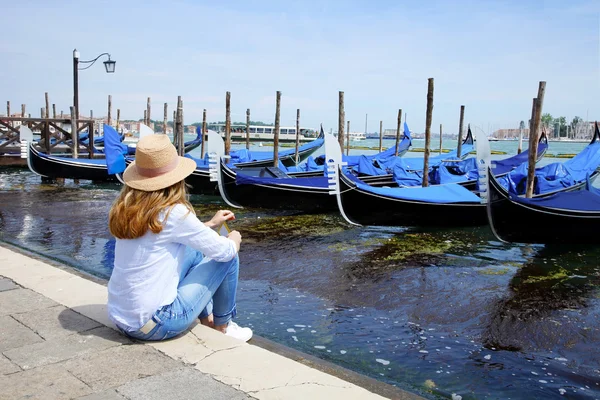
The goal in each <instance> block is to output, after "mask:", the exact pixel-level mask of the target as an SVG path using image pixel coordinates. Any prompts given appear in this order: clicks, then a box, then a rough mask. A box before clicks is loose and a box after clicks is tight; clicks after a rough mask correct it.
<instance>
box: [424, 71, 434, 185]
mask: <svg viewBox="0 0 600 400" xmlns="http://www.w3.org/2000/svg"><path fill="white" fill-rule="evenodd" d="M427 81H428V83H427V113H426V117H425V153H424V155H423V187H427V186H429V147H430V142H431V119H432V114H433V78H429V79H428V80H427Z"/></svg>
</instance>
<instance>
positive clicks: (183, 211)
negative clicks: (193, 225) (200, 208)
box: [169, 203, 195, 218]
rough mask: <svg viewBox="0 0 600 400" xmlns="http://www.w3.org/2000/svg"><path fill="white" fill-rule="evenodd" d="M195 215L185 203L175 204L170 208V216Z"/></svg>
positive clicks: (184, 216) (183, 216)
mask: <svg viewBox="0 0 600 400" xmlns="http://www.w3.org/2000/svg"><path fill="white" fill-rule="evenodd" d="M188 215H189V216H192V217H193V216H195V215H194V213H193V212H191V211H190V210H189V209H188V208H187V207H186V206H185V205H184V204H181V203H179V204H175V205H174V206H172V207H171V209H170V210H169V216H170V217H171V216H172V217H175V218H186V217H187V216H188Z"/></svg>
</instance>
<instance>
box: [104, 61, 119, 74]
mask: <svg viewBox="0 0 600 400" xmlns="http://www.w3.org/2000/svg"><path fill="white" fill-rule="evenodd" d="M116 64H117V62H116V61H113V60H108V61H104V68H106V72H107V73H109V74H112V73H113V72H115V66H116Z"/></svg>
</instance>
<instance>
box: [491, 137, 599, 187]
mask: <svg viewBox="0 0 600 400" xmlns="http://www.w3.org/2000/svg"><path fill="white" fill-rule="evenodd" d="M599 167H600V142H595V143H591V144H589V145H588V146H587V147H586V148H585V149H583V150H582V151H581V152H580V153H579V154H577V155H576V156H575V157H573V158H572V159H570V160H567V161H565V162H564V163H552V164H548V165H546V166H544V167H540V168H536V170H535V182H534V189H533V192H534V194H543V193H548V192H552V191H555V190H559V189H562V188H566V187H570V186H573V185H575V184H577V183H581V182H584V181H585V179H586V177H587V176H588V175H593V173H594V172H595V171H596V169H598V168H599ZM527 168H528V165H527V163H523V164H521V165H519V166H518V167H517V168H516V169H515V170H513V171H512V172H510V173H509V174H507V175H506V176H504V177H501V178H499V179H498V182H499V183H500V185H501V186H502V187H504V188H505V189H507V190H508V189H509V187H510V190H511V191H512V192H514V193H516V194H520V195H521V194H525V189H526V185H527Z"/></svg>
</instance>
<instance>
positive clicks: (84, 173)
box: [28, 144, 117, 182]
mask: <svg viewBox="0 0 600 400" xmlns="http://www.w3.org/2000/svg"><path fill="white" fill-rule="evenodd" d="M85 160H86V159H85V158H81V159H73V158H68V157H58V156H52V155H46V154H43V153H40V152H39V151H38V150H37V149H36V148H35V147H34V146H33V144H30V145H29V159H28V164H29V169H31V170H32V172H34V173H36V174H38V175H40V176H42V177H46V178H51V179H59V178H63V179H82V180H91V181H109V182H110V181H116V180H117V179H116V177H115V176H114V175H109V174H108V168H107V167H106V164H104V163H99V164H92V163H86V162H85Z"/></svg>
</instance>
